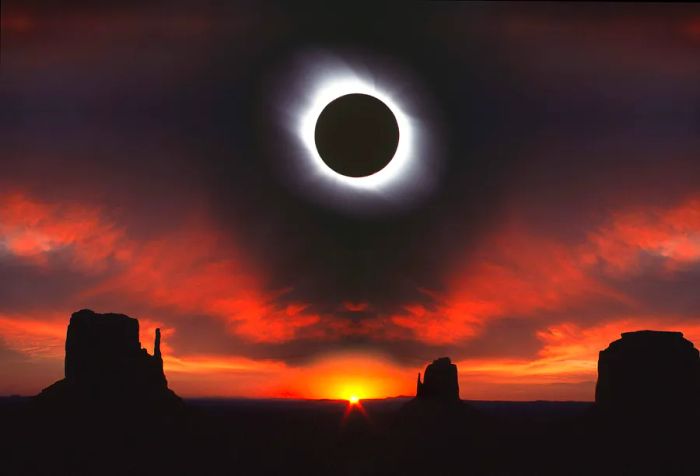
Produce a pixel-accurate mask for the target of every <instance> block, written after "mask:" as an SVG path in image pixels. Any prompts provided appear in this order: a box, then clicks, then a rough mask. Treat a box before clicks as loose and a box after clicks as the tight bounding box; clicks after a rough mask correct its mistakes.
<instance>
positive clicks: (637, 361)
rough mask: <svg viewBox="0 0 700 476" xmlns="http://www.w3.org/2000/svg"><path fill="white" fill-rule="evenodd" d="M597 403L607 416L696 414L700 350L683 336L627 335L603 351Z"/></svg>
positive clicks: (635, 333)
mask: <svg viewBox="0 0 700 476" xmlns="http://www.w3.org/2000/svg"><path fill="white" fill-rule="evenodd" d="M595 399H596V407H597V408H598V409H599V410H600V411H602V412H604V413H606V414H616V415H630V416H633V415H646V416H653V415H654V414H657V415H659V414H668V413H685V414H687V413H688V412H690V413H696V412H697V411H698V408H700V356H699V354H698V350H697V349H696V348H695V347H694V346H693V343H692V342H690V341H689V340H687V339H684V338H683V334H682V333H681V332H659V331H638V332H625V333H623V334H622V339H619V340H616V341H615V342H612V343H611V344H610V346H609V347H608V348H607V349H605V350H603V351H601V352H600V357H599V359H598V383H597V385H596V396H595Z"/></svg>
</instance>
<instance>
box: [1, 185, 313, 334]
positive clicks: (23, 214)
mask: <svg viewBox="0 0 700 476" xmlns="http://www.w3.org/2000/svg"><path fill="white" fill-rule="evenodd" d="M181 225H182V226H181V227H179V228H178V229H177V230H175V231H171V232H169V233H168V234H167V235H165V236H162V237H156V238H152V239H148V240H144V241H138V240H136V239H133V238H131V237H130V236H129V234H128V232H127V230H126V229H124V228H121V227H118V226H116V225H115V224H114V223H113V222H112V221H110V220H108V219H106V218H105V212H104V211H103V210H101V209H99V208H97V207H95V206H84V205H80V204H76V203H65V204H64V203H58V204H48V203H46V202H42V201H39V200H36V199H33V198H31V197H29V196H27V195H26V194H21V193H14V194H6V195H2V196H0V246H2V249H5V250H6V252H9V253H11V254H12V255H14V256H17V257H20V258H23V259H26V260H28V261H30V262H32V263H34V264H36V265H40V266H43V265H46V264H47V263H48V259H49V257H50V256H51V255H52V254H55V253H59V252H60V253H63V255H65V256H68V257H70V262H71V265H72V266H74V267H76V268H78V269H80V270H81V271H85V272H88V273H90V274H96V273H98V272H100V271H105V270H106V269H109V270H110V271H111V273H110V276H111V277H109V278H105V279H101V280H100V279H97V278H96V284H95V285H94V286H92V287H90V288H89V289H86V290H85V291H84V292H82V293H81V294H80V295H79V296H76V301H78V302H83V301H85V300H87V299H89V298H93V297H96V296H101V295H106V294H111V295H117V296H119V297H120V299H129V301H130V302H132V303H143V304H146V305H155V306H158V307H170V308H173V309H174V310H177V311H178V312H180V313H201V314H209V315H212V316H214V317H218V318H220V319H223V320H225V321H226V322H227V323H228V325H229V328H230V329H231V331H232V332H233V333H236V334H238V335H240V336H242V337H244V338H246V339H249V340H252V341H255V342H280V341H285V340H289V339H292V338H293V337H294V336H295V333H296V331H297V330H299V329H301V328H304V327H308V326H311V325H313V324H315V323H317V322H318V321H319V317H318V316H317V315H314V314H308V313H306V312H305V308H306V304H303V303H299V304H297V305H291V306H288V307H285V308H283V309H278V307H277V306H276V304H275V298H276V297H278V296H277V295H275V294H272V295H271V294H269V293H265V292H263V291H262V290H261V285H260V278H259V276H257V275H256V273H253V272H252V271H251V270H252V268H253V267H252V266H250V265H248V264H247V263H246V262H245V260H244V259H243V258H242V257H241V255H240V253H238V252H236V251H235V249H234V248H233V246H232V245H231V243H230V242H229V240H226V239H223V238H222V237H221V236H220V235H219V234H217V233H216V232H215V231H213V228H212V226H210V225H209V224H207V223H205V222H202V221H201V220H196V219H193V218H190V219H187V220H185V222H184V223H182V224H181Z"/></svg>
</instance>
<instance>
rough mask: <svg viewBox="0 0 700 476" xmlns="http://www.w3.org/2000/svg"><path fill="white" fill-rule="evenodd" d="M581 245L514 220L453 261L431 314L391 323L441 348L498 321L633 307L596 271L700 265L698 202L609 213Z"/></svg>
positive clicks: (413, 309)
mask: <svg viewBox="0 0 700 476" xmlns="http://www.w3.org/2000/svg"><path fill="white" fill-rule="evenodd" d="M581 238H582V240H581V242H579V243H567V242H564V241H562V240H557V239H553V238H551V237H548V236H544V235H542V234H538V233H535V232H533V231H532V230H530V229H529V228H528V227H527V226H526V225H524V224H522V223H520V222H517V221H511V222H510V223H507V224H506V225H505V226H504V227H502V228H501V229H499V230H497V231H496V232H495V233H493V234H492V235H491V236H488V237H486V238H485V239H484V240H483V243H484V244H483V245H482V247H481V248H480V249H477V250H476V251H475V252H474V253H473V254H471V255H470V256H469V257H468V258H467V259H466V260H464V261H462V262H458V264H457V265H456V266H455V268H454V269H453V272H452V275H453V278H452V280H451V283H450V288H449V290H448V292H447V293H446V294H445V295H444V296H439V295H437V294H435V293H433V294H432V296H433V297H434V298H435V300H436V303H437V306H436V308H435V309H431V310H428V309H426V308H425V307H423V306H421V305H406V306H404V308H405V313H402V314H398V315H395V316H392V317H391V322H392V323H393V324H395V325H397V326H400V327H403V328H406V329H409V330H411V331H412V332H413V333H414V335H415V337H416V338H417V339H420V340H422V341H425V342H428V343H433V344H445V343H453V342H458V341H460V340H464V339H467V338H470V337H473V336H476V335H478V334H479V333H480V331H481V329H482V328H483V326H484V325H485V324H486V323H487V322H488V321H489V320H491V319H494V318H498V317H505V316H508V317H510V316H515V317H532V316H533V315H535V314H537V313H538V312H540V311H551V310H560V309H566V308H567V307H571V306H572V305H575V304H580V303H585V302H586V301H587V300H590V299H592V298H600V297H604V298H606V299H610V300H614V301H617V302H620V303H623V304H625V305H632V304H633V303H634V302H633V298H632V297H630V296H626V295H624V294H622V293H620V292H619V291H616V290H615V289H613V288H611V287H609V286H608V285H606V284H604V283H602V282H601V281H600V279H599V278H598V277H597V272H598V266H599V265H602V266H603V269H604V270H605V271H606V272H608V273H610V274H614V275H620V274H625V275H631V274H635V273H637V272H639V271H640V268H639V267H640V262H641V260H642V258H643V256H644V255H650V254H651V255H654V256H656V257H657V258H658V259H660V260H662V261H663V263H664V267H665V270H666V271H668V272H673V271H674V270H676V269H679V268H680V267H682V266H684V265H687V264H690V263H696V262H698V261H700V198H698V197H696V196H693V197H689V198H687V199H686V200H684V201H683V202H681V203H679V204H677V205H676V206H673V207H668V208H640V209H630V210H623V211H619V212H615V213H612V214H611V215H610V216H609V217H608V218H607V220H606V221H605V222H604V223H603V224H602V225H601V226H600V227H599V228H598V229H596V230H594V231H593V232H591V233H588V234H586V235H584V236H582V237H581Z"/></svg>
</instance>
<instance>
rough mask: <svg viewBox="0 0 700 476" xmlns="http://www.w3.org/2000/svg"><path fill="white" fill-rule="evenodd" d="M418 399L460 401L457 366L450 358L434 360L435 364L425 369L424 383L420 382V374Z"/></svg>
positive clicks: (417, 391)
mask: <svg viewBox="0 0 700 476" xmlns="http://www.w3.org/2000/svg"><path fill="white" fill-rule="evenodd" d="M416 398H430V399H437V400H444V401H455V400H459V382H458V381H457V366H456V365H455V364H453V363H452V362H451V361H450V358H449V357H442V358H440V359H437V360H433V363H432V364H430V365H428V366H427V367H426V368H425V374H424V377H423V382H421V381H420V373H419V374H418V383H417V388H416Z"/></svg>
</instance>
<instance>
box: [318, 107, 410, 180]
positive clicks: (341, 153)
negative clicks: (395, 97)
mask: <svg viewBox="0 0 700 476" xmlns="http://www.w3.org/2000/svg"><path fill="white" fill-rule="evenodd" d="M315 141H316V148H317V149H318V153H319V155H320V156H321V159H323V161H324V162H325V163H326V165H328V166H329V167H330V168H331V169H333V170H335V171H336V172H338V173H339V174H342V175H346V176H348V177H366V176H368V175H372V174H374V173H377V172H379V171H380V170H382V169H383V168H384V167H386V165H387V164H388V163H389V162H391V159H392V158H393V157H394V154H395V153H396V148H397V147H398V145H399V125H398V123H397V122H396V117H394V113H393V112H391V109H389V107H388V106H387V105H386V104H384V103H383V102H382V101H380V100H379V99H377V98H375V97H373V96H369V95H367V94H347V95H345V96H341V97H339V98H337V99H335V100H333V101H331V102H330V103H329V104H328V105H327V106H326V107H325V108H324V109H323V111H322V112H321V114H320V115H319V117H318V121H317V122H316V131H315Z"/></svg>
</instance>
